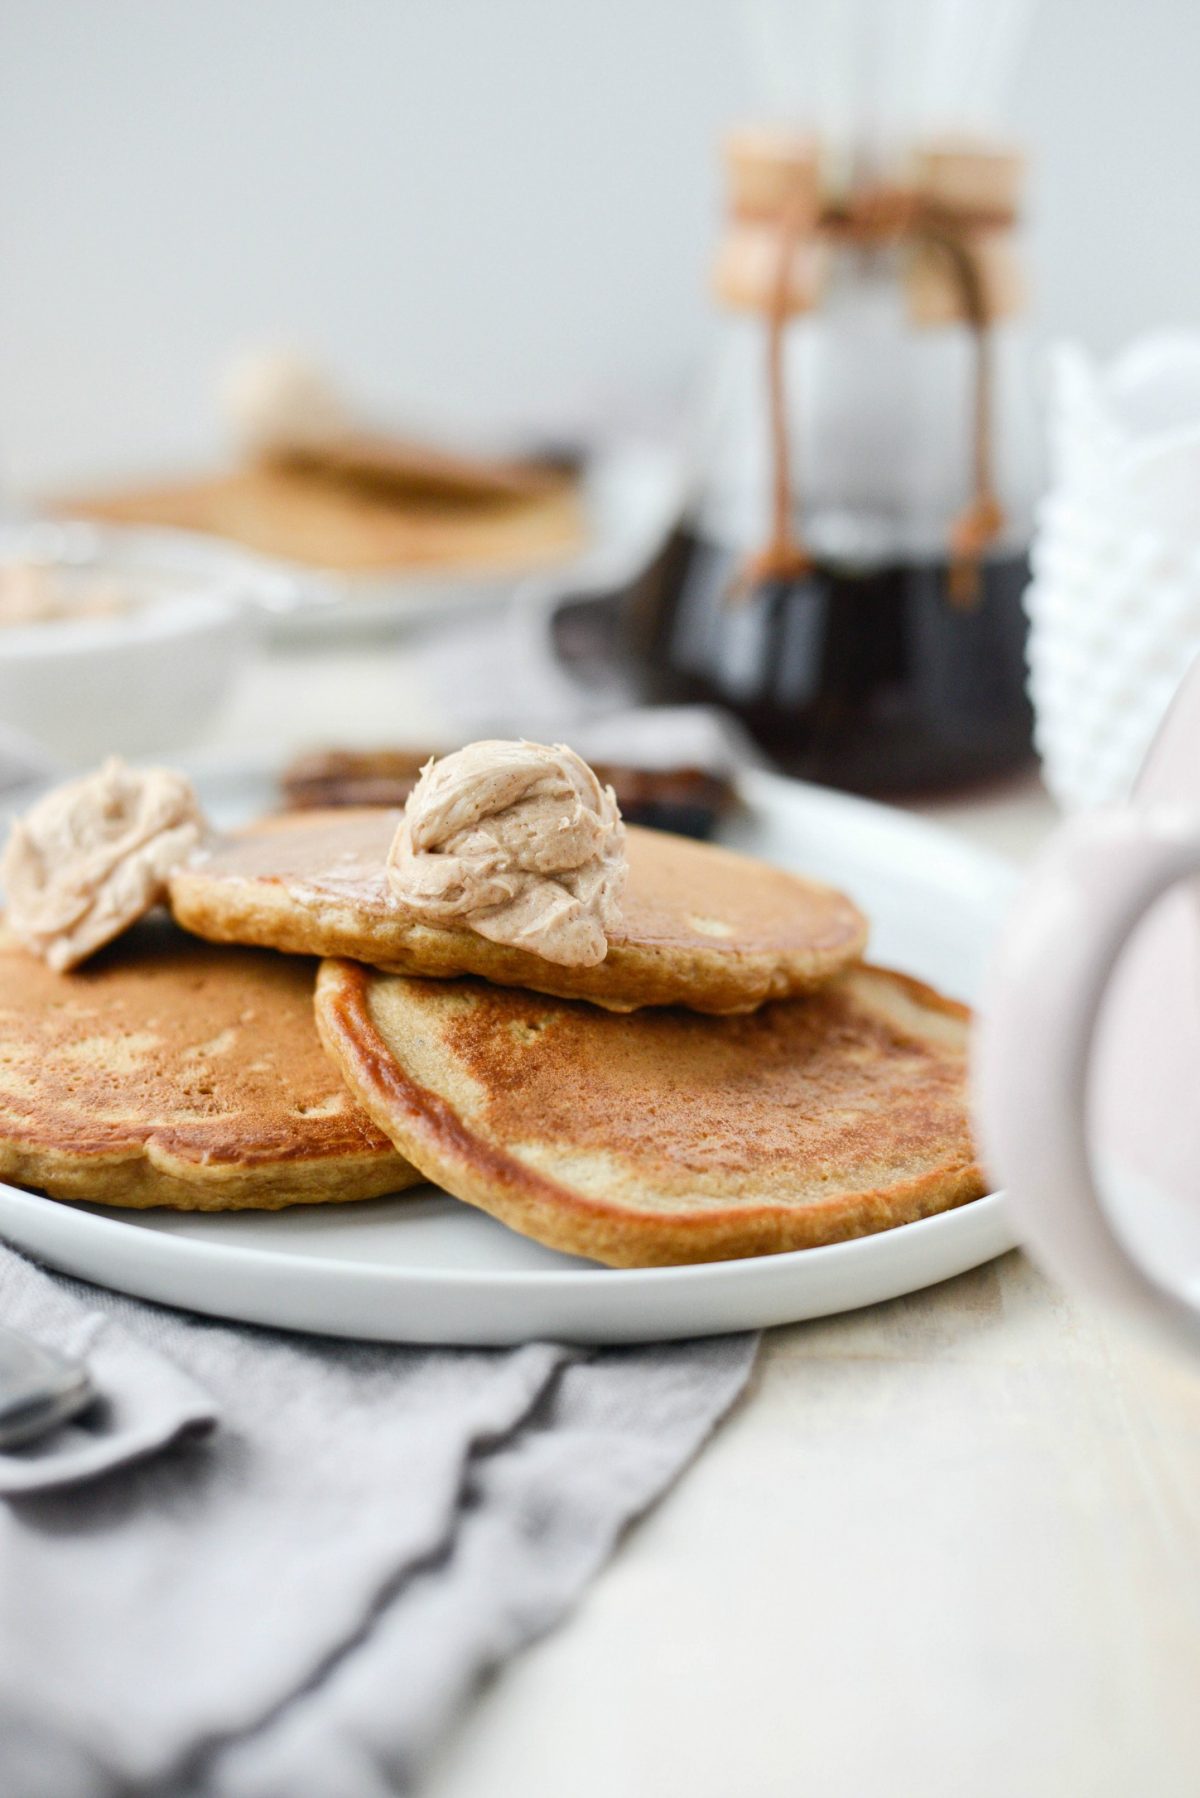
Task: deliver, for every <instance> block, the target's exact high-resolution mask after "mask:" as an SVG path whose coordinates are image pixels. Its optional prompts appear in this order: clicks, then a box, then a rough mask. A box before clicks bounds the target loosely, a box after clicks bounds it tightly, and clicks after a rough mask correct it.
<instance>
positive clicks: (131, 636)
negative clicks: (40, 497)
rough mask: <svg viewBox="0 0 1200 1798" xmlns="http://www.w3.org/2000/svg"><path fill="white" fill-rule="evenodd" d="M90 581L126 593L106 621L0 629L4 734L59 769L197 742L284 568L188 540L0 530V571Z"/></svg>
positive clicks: (160, 534)
mask: <svg viewBox="0 0 1200 1798" xmlns="http://www.w3.org/2000/svg"><path fill="white" fill-rule="evenodd" d="M13 561H22V562H25V561H33V562H38V563H47V564H50V565H51V566H53V567H59V568H62V569H63V570H64V572H67V573H69V574H70V575H73V576H78V575H79V574H81V573H83V572H86V573H89V574H90V573H93V572H94V573H95V574H96V576H97V577H99V578H103V579H104V580H106V581H110V582H111V583H112V584H113V585H114V586H116V587H125V588H127V589H128V590H129V592H130V594H131V596H132V601H133V603H132V604H131V606H130V608H129V609H128V610H122V611H118V612H114V613H112V614H111V615H105V616H100V617H97V616H91V617H80V618H68V619H53V620H49V621H47V622H45V623H37V624H19V625H3V624H0V728H4V729H6V730H7V731H8V733H10V734H11V735H12V736H14V737H18V738H20V737H23V738H25V739H27V740H29V741H30V742H31V743H32V744H34V745H36V746H37V747H38V748H40V749H41V750H43V751H44V752H45V753H46V755H47V757H48V758H49V759H51V760H53V761H54V762H56V763H58V764H59V765H61V766H63V767H66V768H74V767H82V766H85V765H87V764H88V763H91V762H94V761H97V760H99V759H100V758H101V757H102V756H104V755H107V754H110V753H116V754H120V755H128V756H143V755H154V754H159V753H161V752H164V751H170V750H174V749H177V748H183V747H185V746H187V745H189V744H191V743H193V742H194V741H195V740H196V739H197V737H199V736H200V735H201V734H202V732H203V731H204V729H205V727H206V726H207V725H208V724H209V723H210V722H211V720H212V719H213V717H214V716H215V714H216V713H217V711H218V710H219V708H220V707H221V706H222V704H223V703H224V702H225V701H226V700H227V699H228V697H229V695H230V694H231V692H232V690H233V687H234V685H235V683H236V681H237V679H238V677H239V676H240V674H241V673H242V672H243V670H244V669H245V668H246V667H247V666H248V665H249V662H250V660H251V659H252V657H253V655H254V653H255V649H256V644H257V639H258V636H259V632H260V627H261V619H262V616H263V612H264V611H265V610H268V609H271V608H272V607H274V606H276V605H277V604H279V603H280V602H281V590H280V582H281V577H280V575H279V573H278V572H277V571H276V570H274V569H272V568H270V567H268V566H264V565H262V564H260V563H258V562H257V561H256V560H255V559H254V558H253V557H250V556H242V555H241V554H240V553H239V552H237V551H231V550H228V549H226V548H225V546H223V545H221V544H217V543H210V542H208V541H207V540H205V539H201V538H197V537H192V536H189V535H188V534H187V533H185V532H172V531H159V530H154V531H142V530H136V529H132V528H122V527H118V526H101V525H91V524H76V523H68V524H59V523H53V524H51V523H35V524H13V525H4V526H0V563H2V562H13Z"/></svg>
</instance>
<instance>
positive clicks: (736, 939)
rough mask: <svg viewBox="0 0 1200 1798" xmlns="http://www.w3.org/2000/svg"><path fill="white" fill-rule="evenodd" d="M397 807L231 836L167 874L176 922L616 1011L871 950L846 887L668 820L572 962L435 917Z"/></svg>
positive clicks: (756, 990) (790, 988) (712, 1008)
mask: <svg viewBox="0 0 1200 1798" xmlns="http://www.w3.org/2000/svg"><path fill="white" fill-rule="evenodd" d="M399 816H400V814H399V813H398V812H395V811H380V810H374V811H373V810H361V811H344V812H338V813H332V814H320V813H313V814H307V815H306V814H303V813H301V814H298V815H295V816H287V817H284V818H279V819H272V820H270V821H269V822H268V823H267V825H266V826H265V827H263V828H259V829H255V830H253V831H249V832H247V833H245V834H244V835H243V836H241V837H237V838H231V839H228V840H227V841H226V842H225V843H224V844H223V845H221V846H219V847H218V848H217V849H216V850H214V851H213V852H212V853H211V854H210V855H208V856H207V857H205V858H203V859H202V860H200V861H199V862H198V863H197V864H196V865H195V866H193V867H190V868H186V869H183V870H181V872H180V873H179V874H178V875H176V876H175V878H174V879H173V880H172V882H171V909H172V911H173V912H174V914H175V918H176V920H177V922H179V923H180V924H182V925H183V926H184V928H185V929H187V930H194V931H195V932H196V933H197V935H199V936H204V937H209V938H211V939H212V940H214V941H216V942H229V943H255V944H259V945H261V946H263V947H266V948H271V949H283V950H288V951H291V952H294V953H297V954H301V955H343V956H349V957H351V958H352V959H354V960H356V961H366V962H372V963H374V964H376V965H377V966H383V967H386V968H388V969H390V970H392V971H395V972H401V973H405V974H420V975H424V976H426V977H429V978H433V979H439V978H446V977H447V976H451V975H456V974H477V975H479V976H481V977H482V978H483V979H485V980H490V981H495V982H496V983H497V984H499V985H501V986H524V987H529V988H531V989H532V990H533V991H534V992H540V993H555V994H558V995H559V996H561V997H563V998H569V999H589V1000H591V1001H592V1003H593V1004H596V1005H603V1006H606V1007H607V1008H608V1009H610V1010H612V1011H633V1010H636V1009H637V1008H638V1007H639V1006H643V1005H677V1004H678V1005H687V1006H689V1007H691V1008H692V1009H693V1010H694V1011H709V1012H735V1011H749V1010H751V1009H753V1008H754V1007H755V1006H757V1005H761V1004H762V1003H763V1001H764V1000H765V999H770V998H780V997H784V996H786V995H789V994H792V993H796V992H803V991H807V990H809V989H811V988H812V987H814V986H817V985H819V984H820V982H821V981H823V980H826V979H828V978H829V976H830V975H831V974H835V973H837V972H838V970H839V969H841V968H843V967H845V966H846V965H847V964H848V963H850V962H853V961H856V960H857V959H858V958H859V956H860V955H861V954H862V950H863V946H864V944H865V942H866V935H867V925H866V920H865V919H864V917H863V915H862V913H861V912H860V911H859V910H858V908H857V907H856V906H855V905H853V904H852V903H851V901H850V900H849V899H847V898H845V897H844V895H843V894H841V893H837V892H834V891H833V889H832V888H831V887H826V886H820V885H818V884H817V883H816V882H815V881H810V880H802V879H800V878H799V877H798V876H797V875H794V874H785V873H784V872H783V870H782V869H780V868H772V867H769V866H768V865H767V864H766V863H765V862H758V861H752V860H751V859H750V858H749V857H748V856H742V855H734V854H733V853H732V852H731V851H730V850H728V849H717V848H714V847H712V845H710V844H707V843H694V842H690V841H688V840H687V839H685V838H683V837H672V836H668V835H666V834H665V833H664V832H658V831H649V830H637V829H635V828H630V830H629V832H628V846H629V880H628V883H627V885H626V888H625V893H624V896H623V898H622V902H621V909H622V920H623V921H622V926H621V929H620V930H619V931H618V932H617V933H616V934H615V935H612V936H610V938H609V947H608V954H607V955H606V957H605V959H604V960H603V961H602V962H600V963H599V964H598V965H596V966H595V967H588V968H564V967H560V966H557V965H556V964H555V963H553V962H548V961H545V960H543V958H542V957H541V956H540V955H534V954H533V953H532V952H531V951H529V950H527V949H514V948H510V947H508V946H507V945H504V944H500V943H492V942H489V941H487V939H486V938H484V937H481V936H477V935H476V934H475V932H474V931H471V930H466V929H454V928H451V927H449V926H447V927H445V928H442V927H439V926H437V925H433V924H426V923H423V922H421V921H420V920H419V919H417V918H415V917H413V916H412V914H411V913H408V912H406V911H405V910H404V909H403V907H401V906H400V905H399V904H398V903H397V901H396V900H395V899H393V898H392V896H391V893H390V891H389V889H388V885H387V878H386V867H385V864H386V861H387V853H388V848H389V846H390V844H391V841H392V837H393V835H394V833H395V829H396V824H397V821H398V819H399Z"/></svg>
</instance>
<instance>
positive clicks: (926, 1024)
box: [317, 961, 985, 1267]
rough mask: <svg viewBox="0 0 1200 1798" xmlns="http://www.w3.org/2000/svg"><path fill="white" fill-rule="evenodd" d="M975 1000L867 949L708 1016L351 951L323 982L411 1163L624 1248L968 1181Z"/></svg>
mask: <svg viewBox="0 0 1200 1798" xmlns="http://www.w3.org/2000/svg"><path fill="white" fill-rule="evenodd" d="M968 1016H969V1014H968V1013H967V1011H966V1009H965V1008H964V1007H963V1006H961V1005H956V1004H954V1003H953V1002H952V1001H950V1000H948V999H943V998H942V997H940V996H939V995H938V994H937V993H935V992H934V991H932V989H931V988H929V987H927V986H923V985H921V983H920V982H918V981H915V980H909V979H907V978H906V977H905V976H903V975H901V974H894V973H890V972H887V971H885V970H882V969H878V968H867V967H861V968H857V969H853V970H851V971H850V972H849V973H846V974H844V975H841V976H839V977H838V978H837V979H836V980H834V981H831V982H830V983H829V984H828V985H826V986H825V987H823V988H822V989H821V990H820V991H819V992H817V993H814V994H812V995H811V996H810V997H808V998H804V999H793V1000H788V1001H784V1002H781V1003H775V1004H771V1005H767V1006H765V1007H764V1008H763V1009H762V1010H760V1011H757V1012H755V1013H754V1014H753V1015H751V1016H747V1017H737V1018H719V1019H717V1018H702V1017H698V1016H696V1015H695V1014H694V1013H691V1012H687V1011H683V1010H678V1009H676V1010H670V1011H667V1010H663V1011H655V1012H643V1013H641V1014H640V1015H639V1016H638V1017H636V1018H632V1019H631V1018H619V1017H615V1016H613V1015H612V1014H609V1013H605V1012H603V1011H600V1010H597V1009H595V1008H594V1007H591V1006H587V1005H577V1004H570V1003H568V1002H565V1001H562V1000H547V999H541V998H538V997H537V996H535V995H534V994H532V993H522V992H515V991H502V990H500V989H497V988H495V987H488V986H485V985H483V984H481V983H479V982H476V981H456V982H433V981H420V980H409V979H405V978H403V977H399V976H388V975H384V974H379V973H372V972H371V971H370V970H368V969H366V968H363V967H361V966H359V965H357V964H355V963H351V962H345V961H341V962H326V963H325V964H324V965H323V966H322V968H321V972H320V975H319V976H318V980H317V1022H318V1025H319V1027H320V1030H321V1034H322V1037H323V1038H324V1041H325V1044H326V1046H327V1048H328V1049H329V1051H330V1053H331V1054H332V1055H333V1057H334V1058H335V1060H336V1061H337V1063H338V1065H339V1066H340V1067H341V1069H342V1071H343V1073H344V1074H345V1076H346V1080H347V1082H348V1084H349V1085H350V1087H351V1089H352V1091H353V1092H354V1093H355V1094H356V1096H357V1097H358V1099H359V1100H360V1101H361V1103H362V1104H363V1105H364V1106H365V1107H366V1109H367V1110H368V1111H369V1112H370V1113H371V1115H372V1117H374V1118H375V1120H376V1122H377V1123H378V1124H379V1125H380V1127H381V1128H382V1129H384V1130H385V1131H386V1132H387V1134H388V1135H389V1136H390V1137H391V1139H392V1140H393V1142H395V1144H396V1145H397V1147H398V1148H400V1149H401V1150H402V1151H403V1152H404V1153H405V1154H406V1155H407V1156H408V1157H409V1158H410V1159H411V1160H412V1161H413V1162H414V1163H415V1164H416V1166H418V1167H419V1168H420V1169H421V1171H422V1172H423V1173H425V1174H426V1175H427V1176H428V1177H429V1178H430V1179H431V1180H435V1181H437V1182H438V1184H440V1185H441V1186H443V1187H445V1189H446V1190H447V1191H448V1192H451V1193H453V1194H455V1196H456V1197H458V1198H460V1199H464V1200H466V1201H467V1202H468V1203H470V1204H473V1205H477V1206H479V1207H480V1208H481V1209H482V1210H484V1211H489V1212H491V1213H492V1214H493V1215H494V1216H496V1217H498V1218H500V1219H502V1220H503V1222H504V1223H506V1224H509V1225H511V1226H512V1227H513V1228H514V1229H517V1230H520V1231H522V1232H523V1233H524V1234H525V1235H527V1236H532V1237H534V1238H535V1239H536V1240H537V1241H539V1242H543V1243H546V1244H548V1245H549V1246H550V1247H552V1248H557V1249H563V1250H566V1251H568V1252H570V1253H572V1254H577V1255H586V1256H589V1257H591V1258H592V1259H594V1260H597V1261H604V1262H607V1263H609V1264H610V1265H612V1266H617V1267H635V1266H654V1265H662V1264H667V1263H674V1262H688V1261H711V1260H721V1259H727V1258H730V1257H734V1256H742V1255H761V1254H775V1253H779V1252H781V1251H784V1250H788V1249H801V1248H811V1247H813V1246H815V1245H818V1244H823V1243H830V1242H840V1241H842V1240H844V1239H845V1238H848V1237H854V1236H862V1235H866V1234H868V1233H870V1232H872V1231H876V1230H883V1229H887V1228H889V1227H890V1226H892V1225H894V1224H902V1223H908V1222H911V1221H912V1220H914V1219H916V1218H921V1217H927V1216H929V1215H930V1214H932V1213H933V1212H937V1211H943V1210H947V1209H949V1208H950V1207H952V1206H955V1205H961V1204H963V1203H965V1202H966V1201H967V1200H970V1199H974V1198H978V1197H979V1196H980V1194H981V1193H982V1192H983V1191H984V1190H985V1185H984V1180H983V1176H982V1174H981V1171H980V1168H979V1165H978V1162H977V1160H976V1156H975V1150H974V1147H973V1145H972V1142H971V1134H970V1129H969V1125H968V1119H967V1105H966V1096H965V1085H966V1034H967V1024H968Z"/></svg>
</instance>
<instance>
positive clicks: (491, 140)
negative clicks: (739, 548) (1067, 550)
mask: <svg viewBox="0 0 1200 1798" xmlns="http://www.w3.org/2000/svg"><path fill="white" fill-rule="evenodd" d="M795 3H796V4H797V5H802V4H804V0H795ZM1018 90H1019V91H1018V94H1017V97H1016V103H1015V107H1014V120H1015V123H1016V125H1017V126H1018V127H1019V129H1020V130H1021V131H1022V132H1023V133H1024V135H1025V137H1026V140H1027V142H1028V143H1029V144H1030V146H1031V148H1032V150H1033V151H1034V154H1035V156H1036V159H1037V177H1036V186H1035V191H1034V197H1033V202H1032V246H1031V247H1032V253H1033V258H1034V263H1035V268H1036V278H1037V292H1038V304H1037V319H1038V324H1039V328H1040V329H1042V330H1043V331H1044V332H1047V333H1051V334H1053V333H1061V332H1065V331H1075V332H1078V333H1080V334H1081V335H1082V336H1083V337H1084V338H1086V339H1087V340H1088V341H1089V342H1091V343H1092V344H1093V345H1094V346H1096V347H1097V348H1100V349H1107V348H1110V347H1112V346H1113V345H1115V344H1117V343H1119V342H1120V341H1121V340H1122V339H1123V338H1125V337H1126V336H1128V335H1130V334H1132V333H1133V332H1135V331H1137V330H1139V329H1142V328H1143V327H1145V326H1147V325H1150V324H1154V323H1159V322H1186V321H1195V322H1197V323H1200V3H1198V0H1043V3H1042V6H1041V10H1040V12H1039V14H1038V15H1037V21H1036V24H1035V28H1034V33H1033V38H1032V41H1031V46H1030V51H1029V54H1028V55H1027V57H1026V59H1025V62H1024V65H1023V71H1022V75H1021V78H1020V81H1019V84H1018ZM752 94H753V83H752V81H751V77H750V71H749V68H748V63H747V58H746V55H745V52H744V47H743V31H742V21H741V18H740V15H739V12H738V7H737V0H595V3H593V4H586V3H585V0H0V479H3V480H4V482H5V483H6V484H7V485H8V486H10V487H11V486H12V485H13V484H14V483H15V484H16V485H18V486H21V485H23V486H27V487H28V486H31V485H36V484H37V483H39V482H44V481H69V480H73V479H80V478H82V479H87V478H89V477H91V476H94V475H95V474H97V473H98V472H100V471H110V470H112V471H115V470H118V469H122V470H123V469H130V470H134V469H146V468H154V467H155V466H157V465H158V464H160V463H162V462H164V461H168V462H175V463H180V464H183V463H186V462H188V461H189V460H194V459H196V458H202V457H204V456H209V455H212V454H214V453H216V451H217V447H218V443H219V431H218V426H217V422H216V417H215V410H214V403H213V388H214V381H215V376H216V373H217V371H218V370H219V368H220V366H221V363H222V361H223V360H224V358H225V356H226V354H227V352H228V351H229V350H230V349H231V348H233V347H235V346H238V345H245V344H247V343H249V344H254V343H258V342H264V341H275V340H278V339H280V338H281V337H282V338H285V339H292V340H296V341H299V342H301V343H305V344H308V345H310V346H312V347H313V348H314V349H316V350H318V351H320V352H323V353H324V354H326V355H327V356H328V357H329V358H330V359H331V360H332V361H333V362H335V363H336V364H337V365H338V367H340V368H341V369H342V370H343V371H344V372H345V374H346V375H347V377H348V378H349V379H350V380H352V381H353V382H354V384H355V385H356V386H357V387H358V388H359V389H360V390H361V391H363V392H365V393H366V394H367V395H368V396H371V397H372V398H373V399H374V400H375V401H376V402H377V404H378V405H379V406H380V407H381V408H383V409H385V410H387V409H390V410H392V411H393V412H396V413H399V414H401V415H405V416H407V417H408V418H409V419H410V420H413V421H416V422H417V423H418V424H419V423H421V422H425V423H430V424H434V425H436V424H438V423H441V422H445V423H447V424H449V425H466V426H470V425H472V424H482V425H484V426H492V427H497V428H499V427H503V426H506V425H510V424H514V423H523V422H530V421H532V422H535V423H539V424H542V425H544V426H555V425H557V426H559V427H567V428H569V427H570V426H572V425H574V424H575V423H577V422H578V421H580V420H586V419H588V418H595V417H605V418H610V419H611V418H615V417H621V416H623V415H627V414H630V413H632V412H635V411H637V410H638V409H639V408H642V407H646V408H649V409H653V408H654V407H655V406H656V405H660V404H662V403H663V401H664V400H667V399H669V398H670V396H671V395H672V394H675V393H677V392H678V391H680V389H681V387H682V385H683V384H684V382H685V381H686V378H687V375H688V372H689V370H690V369H691V368H692V367H693V366H694V364H695V362H696V359H697V357H698V355H699V354H700V352H701V351H702V348H703V345H704V343H705V337H706V332H707V330H708V329H709V328H710V314H709V311H708V308H707V304H706V298H705V278H706V268H707V259H708V254H709V250H710V247H711V243H712V236H713V228H714V219H715V208H716V194H717V171H716V163H715V157H714V141H715V137H716V134H717V132H718V130H719V128H720V127H721V126H722V125H723V124H725V123H727V122H729V121H730V120H731V119H734V118H736V117H737V116H739V115H740V114H742V113H744V112H745V111H746V110H747V109H748V106H749V105H750V102H751V98H752Z"/></svg>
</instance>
